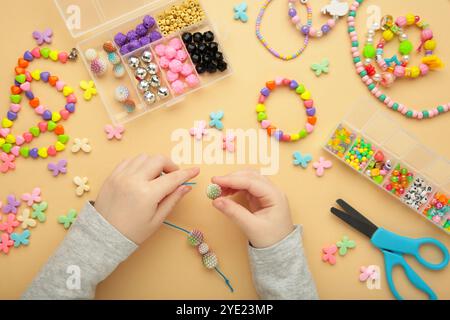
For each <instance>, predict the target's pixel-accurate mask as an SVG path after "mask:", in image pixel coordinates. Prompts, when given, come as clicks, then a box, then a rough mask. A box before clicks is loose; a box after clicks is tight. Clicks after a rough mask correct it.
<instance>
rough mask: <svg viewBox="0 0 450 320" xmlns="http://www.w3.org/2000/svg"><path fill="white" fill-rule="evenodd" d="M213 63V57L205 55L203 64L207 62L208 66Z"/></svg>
mask: <svg viewBox="0 0 450 320" xmlns="http://www.w3.org/2000/svg"><path fill="white" fill-rule="evenodd" d="M212 61H213V57H212V56H210V55H209V54H205V55H204V56H203V62H205V63H206V64H208V63H210V62H212Z"/></svg>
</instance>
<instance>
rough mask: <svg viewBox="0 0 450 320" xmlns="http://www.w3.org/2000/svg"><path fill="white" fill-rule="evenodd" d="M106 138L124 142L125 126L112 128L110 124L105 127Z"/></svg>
mask: <svg viewBox="0 0 450 320" xmlns="http://www.w3.org/2000/svg"><path fill="white" fill-rule="evenodd" d="M105 132H106V138H107V139H108V140H112V139H117V140H122V137H123V133H124V132H125V128H124V126H121V125H119V126H112V125H110V124H108V125H106V126H105Z"/></svg>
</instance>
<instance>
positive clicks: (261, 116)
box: [258, 112, 267, 122]
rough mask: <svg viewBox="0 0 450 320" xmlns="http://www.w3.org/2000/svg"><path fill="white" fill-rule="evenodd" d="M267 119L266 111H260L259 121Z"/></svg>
mask: <svg viewBox="0 0 450 320" xmlns="http://www.w3.org/2000/svg"><path fill="white" fill-rule="evenodd" d="M266 119H267V114H266V113H265V112H259V113H258V121H259V122H261V121H263V120H266Z"/></svg>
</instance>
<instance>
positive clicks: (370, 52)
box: [363, 44, 375, 59]
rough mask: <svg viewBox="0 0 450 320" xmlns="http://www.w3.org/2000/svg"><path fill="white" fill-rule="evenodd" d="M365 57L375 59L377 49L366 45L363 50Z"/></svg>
mask: <svg viewBox="0 0 450 320" xmlns="http://www.w3.org/2000/svg"><path fill="white" fill-rule="evenodd" d="M363 54H364V57H366V58H371V59H372V58H374V57H375V47H374V46H373V45H371V44H366V45H365V46H364V50H363Z"/></svg>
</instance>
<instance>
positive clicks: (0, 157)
mask: <svg viewBox="0 0 450 320" xmlns="http://www.w3.org/2000/svg"><path fill="white" fill-rule="evenodd" d="M15 159H16V157H15V156H14V155H13V154H7V153H5V152H1V153H0V172H2V173H7V172H8V171H9V170H14V169H15V168H16V164H15V163H14V160H15Z"/></svg>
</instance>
